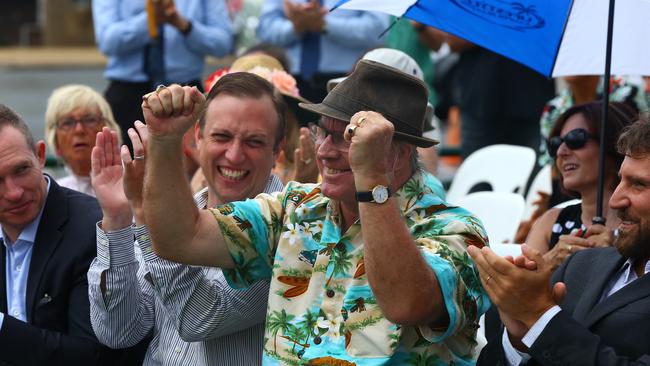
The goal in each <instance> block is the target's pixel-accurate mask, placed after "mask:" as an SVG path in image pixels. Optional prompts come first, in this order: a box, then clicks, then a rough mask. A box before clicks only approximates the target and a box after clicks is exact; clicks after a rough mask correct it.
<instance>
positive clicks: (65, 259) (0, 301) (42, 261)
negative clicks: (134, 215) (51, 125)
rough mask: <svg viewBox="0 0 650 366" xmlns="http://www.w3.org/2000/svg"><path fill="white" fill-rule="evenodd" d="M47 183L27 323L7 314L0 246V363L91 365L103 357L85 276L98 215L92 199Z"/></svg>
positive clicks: (29, 286) (32, 266)
mask: <svg viewBox="0 0 650 366" xmlns="http://www.w3.org/2000/svg"><path fill="white" fill-rule="evenodd" d="M50 182H51V183H50V190H49V193H48V195H47V200H46V202H45V207H44V209H43V215H42V216H41V221H40V224H39V226H38V231H37V233H36V238H35V242H34V248H33V252H32V259H31V264H30V266H29V274H28V277H27V290H26V304H25V305H26V309H27V322H22V321H20V320H18V319H16V318H13V317H11V316H9V315H7V314H6V313H7V298H6V294H7V292H6V278H5V276H6V273H5V266H6V263H5V261H6V258H5V246H4V245H0V311H2V312H3V313H5V317H4V321H3V325H2V329H0V364H3V363H4V364H16V365H59V364H61V365H64V364H65V365H95V364H98V363H99V362H100V357H101V356H100V353H103V351H102V347H101V346H99V344H98V342H97V339H96V338H95V334H94V333H93V330H92V328H91V326H90V313H89V312H90V310H89V309H90V305H89V303H88V281H87V277H86V273H87V271H88V267H89V266H90V262H91V261H92V259H93V258H94V257H95V255H96V244H95V224H96V223H97V221H99V220H101V217H102V213H101V210H100V208H99V205H98V204H97V200H96V199H94V198H93V197H90V196H88V195H85V194H82V193H79V192H76V191H73V190H70V189H67V188H64V187H60V186H59V185H58V184H57V183H56V182H55V181H54V179H52V178H50Z"/></svg>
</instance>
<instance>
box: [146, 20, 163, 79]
mask: <svg viewBox="0 0 650 366" xmlns="http://www.w3.org/2000/svg"><path fill="white" fill-rule="evenodd" d="M164 29H165V28H164V27H163V26H162V25H161V26H159V27H158V38H157V39H153V40H151V43H150V44H149V46H148V47H147V56H146V63H145V72H146V73H147V75H148V76H149V80H151V82H152V83H153V86H154V87H155V86H157V85H160V84H166V79H167V78H166V77H165V50H164V47H163V45H164V43H165V41H164V40H165V35H164Z"/></svg>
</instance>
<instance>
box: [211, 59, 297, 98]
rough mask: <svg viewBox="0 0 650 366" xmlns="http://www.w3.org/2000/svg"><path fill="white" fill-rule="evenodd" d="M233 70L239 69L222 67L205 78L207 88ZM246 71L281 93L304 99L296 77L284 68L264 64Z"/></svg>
mask: <svg viewBox="0 0 650 366" xmlns="http://www.w3.org/2000/svg"><path fill="white" fill-rule="evenodd" d="M232 72H238V70H231V69H229V68H226V67H224V68H222V69H219V70H217V71H215V72H213V73H212V74H210V76H208V78H207V79H206V80H205V90H206V91H208V92H209V91H210V89H211V88H212V87H213V86H214V84H216V83H217V81H218V80H219V79H221V78H222V77H223V76H224V75H226V74H229V73H232ZM245 72H250V73H252V74H255V75H257V76H259V77H261V78H263V79H265V80H267V81H268V82H270V83H271V84H273V86H274V87H275V88H276V89H278V90H279V91H280V93H282V94H284V95H287V96H291V97H294V98H297V99H301V100H302V99H303V98H302V97H301V96H300V92H299V91H298V87H297V86H296V79H294V77H293V76H291V74H289V73H287V72H286V71H284V70H278V69H274V70H272V69H269V68H268V67H264V66H255V67H253V68H252V69H250V70H247V71H245Z"/></svg>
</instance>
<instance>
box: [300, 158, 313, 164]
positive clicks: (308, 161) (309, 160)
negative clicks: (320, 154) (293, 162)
mask: <svg viewBox="0 0 650 366" xmlns="http://www.w3.org/2000/svg"><path fill="white" fill-rule="evenodd" d="M301 161H302V163H303V164H310V163H311V162H312V160H311V158H309V159H305V160H301Z"/></svg>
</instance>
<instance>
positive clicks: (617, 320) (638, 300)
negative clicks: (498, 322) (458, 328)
mask: <svg viewBox="0 0 650 366" xmlns="http://www.w3.org/2000/svg"><path fill="white" fill-rule="evenodd" d="M625 260H626V259H625V258H623V257H621V255H620V254H619V253H618V251H617V250H616V248H599V249H589V250H584V251H580V252H578V253H576V254H575V255H573V256H571V257H569V258H568V259H567V260H566V261H565V263H564V264H563V265H562V266H561V267H560V268H558V269H557V271H556V272H555V273H554V274H553V282H558V281H562V282H564V283H565V284H566V286H567V294H566V297H565V299H564V301H563V302H562V304H560V306H561V308H562V311H560V312H559V313H558V314H557V315H556V316H555V317H554V318H553V319H552V320H551V321H550V322H549V323H548V325H547V326H546V328H545V329H544V331H542V333H541V334H540V336H539V337H538V338H537V340H536V341H535V343H534V344H533V346H532V347H531V348H530V350H529V354H530V355H531V356H532V357H533V360H531V362H529V363H528V364H530V365H571V366H579V365H589V366H592V365H650V275H645V276H643V277H641V278H639V279H638V280H636V281H634V282H632V283H630V284H629V285H627V286H625V287H623V288H622V289H620V290H619V291H617V292H615V293H614V294H613V295H612V296H610V297H608V298H606V299H605V300H603V301H602V302H600V303H599V301H600V298H601V296H602V295H603V291H604V290H605V287H606V286H607V285H608V284H609V282H610V280H611V279H612V278H613V276H615V275H616V273H617V271H618V270H619V269H620V268H621V266H622V265H623V263H624V262H625ZM501 335H502V333H499V334H498V335H497V336H496V337H494V338H493V339H490V340H489V342H488V345H487V346H486V347H485V348H484V349H483V351H482V352H481V355H480V357H479V363H478V364H479V365H499V364H505V362H504V357H505V356H504V353H503V347H502V345H501Z"/></svg>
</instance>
